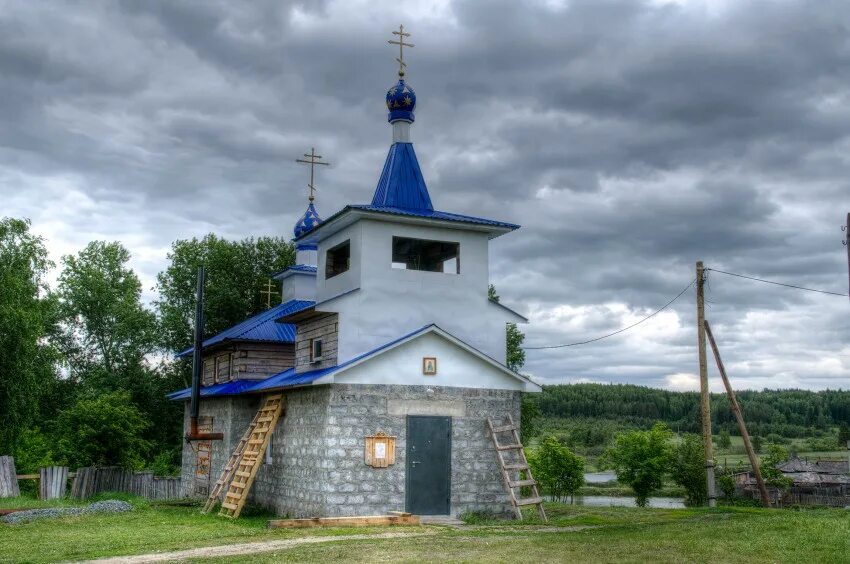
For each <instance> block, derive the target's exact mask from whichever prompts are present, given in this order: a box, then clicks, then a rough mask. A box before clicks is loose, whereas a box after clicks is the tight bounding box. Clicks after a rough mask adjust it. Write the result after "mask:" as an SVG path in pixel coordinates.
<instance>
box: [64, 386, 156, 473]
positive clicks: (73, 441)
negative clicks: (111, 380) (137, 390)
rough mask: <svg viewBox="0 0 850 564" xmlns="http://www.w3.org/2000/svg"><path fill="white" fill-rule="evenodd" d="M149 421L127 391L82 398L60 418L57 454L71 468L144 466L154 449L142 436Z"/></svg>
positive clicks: (135, 467)
mask: <svg viewBox="0 0 850 564" xmlns="http://www.w3.org/2000/svg"><path fill="white" fill-rule="evenodd" d="M149 425H150V424H149V423H148V422H147V421H146V420H145V419H144V417H142V414H141V413H140V412H139V410H138V409H136V407H135V406H134V405H133V404H132V403H131V402H130V396H129V395H128V394H127V393H126V392H112V393H109V394H103V395H101V396H99V397H97V398H95V399H81V400H79V401H77V403H76V404H74V405H73V406H72V407H71V408H69V409H67V410H65V411H62V412H61V413H60V414H59V417H58V418H57V423H56V436H57V449H56V450H57V458H58V459H59V460H60V461H62V462H63V463H64V464H67V465H68V466H70V467H71V468H79V467H81V466H95V465H97V466H122V467H124V468H131V469H138V468H141V467H142V466H143V461H144V459H145V455H146V454H147V452H148V450H149V449H150V443H148V442H147V441H145V440H144V439H142V438H141V437H142V433H144V431H145V429H147V428H148V426H149Z"/></svg>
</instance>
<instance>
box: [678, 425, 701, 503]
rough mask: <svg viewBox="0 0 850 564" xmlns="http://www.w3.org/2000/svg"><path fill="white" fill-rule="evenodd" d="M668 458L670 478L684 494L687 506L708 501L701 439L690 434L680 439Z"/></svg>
mask: <svg viewBox="0 0 850 564" xmlns="http://www.w3.org/2000/svg"><path fill="white" fill-rule="evenodd" d="M671 454H672V456H671V457H670V476H671V477H672V478H673V481H674V482H676V483H677V484H679V485H680V486H682V487H683V488H684V489H685V492H686V495H687V497H686V500H685V501H686V503H687V504H688V505H703V504H704V503H705V502H706V501H707V500H708V493H707V489H706V488H707V486H706V481H705V451H704V450H703V444H702V438H701V437H700V436H699V435H694V434H692V433H688V434H686V435H685V436H684V437H682V441H681V442H680V443H679V444H678V445H676V446H675V447H673V449H672V453H671Z"/></svg>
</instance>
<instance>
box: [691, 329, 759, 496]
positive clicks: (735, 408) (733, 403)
mask: <svg viewBox="0 0 850 564" xmlns="http://www.w3.org/2000/svg"><path fill="white" fill-rule="evenodd" d="M705 332H706V333H707V334H708V342H709V343H711V350H712V352H713V353H714V361H715V362H716V363H717V370H718V372H720V377H721V378H723V386H724V387H725V388H726V395H727V396H728V397H729V405H730V407H731V408H732V413H733V414H734V415H735V420H736V421H737V422H738V430H739V431H740V432H741V439H743V441H744V448H745V449H746V451H747V457H748V458H749V459H750V465H751V466H752V467H753V476H755V478H756V484H757V485H758V488H759V494H761V503H762V505H764V506H765V507H770V496H768V495H767V487H766V486H765V485H764V480H763V479H762V476H761V468H759V459H758V458H756V453H755V451H754V450H753V444H752V443H751V442H750V434H749V433H748V432H747V424H746V423H744V415H743V414H742V413H741V406H740V405H738V398H737V397H735V391H734V390H733V389H732V384H730V383H729V378H728V377H727V376H726V367H724V366H723V360H721V358H720V350H719V349H718V348H717V342H716V341H715V340H714V335H713V334H712V333H711V325H709V323H708V321H707V320H706V322H705Z"/></svg>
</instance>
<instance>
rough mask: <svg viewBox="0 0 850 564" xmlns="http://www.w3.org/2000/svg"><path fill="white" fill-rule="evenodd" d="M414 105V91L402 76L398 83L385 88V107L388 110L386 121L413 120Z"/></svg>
mask: <svg viewBox="0 0 850 564" xmlns="http://www.w3.org/2000/svg"><path fill="white" fill-rule="evenodd" d="M415 107H416V93H415V92H414V91H413V88H411V87H410V85H409V84H407V83H406V82H405V81H404V79H403V78H400V79H399V81H398V84H396V85H394V86H393V87H392V88H390V89H389V90H387V109H388V110H389V111H390V113H389V116H387V121H389V122H390V123H392V122H394V121H396V120H399V119H403V120H406V121H413V109H414V108H415Z"/></svg>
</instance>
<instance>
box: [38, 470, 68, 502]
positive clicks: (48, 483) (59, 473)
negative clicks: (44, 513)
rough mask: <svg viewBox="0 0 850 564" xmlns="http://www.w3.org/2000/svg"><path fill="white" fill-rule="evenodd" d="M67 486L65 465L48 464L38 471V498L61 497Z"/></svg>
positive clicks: (63, 495)
mask: <svg viewBox="0 0 850 564" xmlns="http://www.w3.org/2000/svg"><path fill="white" fill-rule="evenodd" d="M67 486H68V468H67V466H48V467H47V468H42V469H41V470H39V471H38V499H62V498H63V497H65V490H66V489H67Z"/></svg>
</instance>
